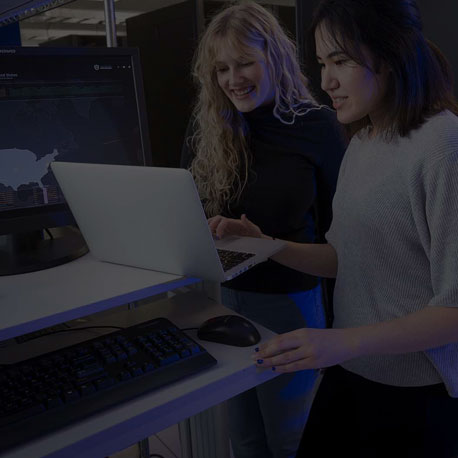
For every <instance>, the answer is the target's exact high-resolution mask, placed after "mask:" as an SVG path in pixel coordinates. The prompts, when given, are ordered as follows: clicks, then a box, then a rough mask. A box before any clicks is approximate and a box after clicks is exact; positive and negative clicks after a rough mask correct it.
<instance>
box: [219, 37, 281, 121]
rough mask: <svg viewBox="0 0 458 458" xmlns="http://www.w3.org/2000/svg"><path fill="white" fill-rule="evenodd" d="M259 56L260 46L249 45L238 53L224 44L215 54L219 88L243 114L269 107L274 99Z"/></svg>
mask: <svg viewBox="0 0 458 458" xmlns="http://www.w3.org/2000/svg"><path fill="white" fill-rule="evenodd" d="M262 56H263V53H262V50H261V47H260V46H259V45H256V44H254V45H252V46H249V47H247V48H246V49H245V50H244V52H243V53H240V52H236V51H235V49H233V48H231V47H230V46H229V45H226V44H224V43H222V44H221V45H220V47H219V50H218V53H217V55H216V62H215V71H216V78H217V82H218V85H219V87H220V88H221V89H222V90H223V92H224V93H225V94H226V96H227V97H228V99H229V100H230V101H231V102H232V103H233V104H234V106H235V108H236V109H237V110H238V111H241V112H243V113H247V112H250V111H252V110H254V109H255V108H257V107H259V106H264V105H268V104H269V103H271V102H272V101H273V99H274V97H275V88H274V85H273V83H272V81H271V79H270V76H269V71H268V68H267V65H266V62H265V59H264V58H263V57H262Z"/></svg>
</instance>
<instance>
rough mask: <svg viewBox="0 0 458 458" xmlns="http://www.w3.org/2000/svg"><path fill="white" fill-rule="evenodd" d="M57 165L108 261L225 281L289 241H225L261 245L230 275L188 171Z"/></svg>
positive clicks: (91, 241)
mask: <svg viewBox="0 0 458 458" xmlns="http://www.w3.org/2000/svg"><path fill="white" fill-rule="evenodd" d="M51 168H52V170H53V172H54V174H55V176H56V179H57V181H58V182H59V185H60V187H61V189H62V191H63V193H64V195H65V198H66V200H67V202H68V204H69V206H70V209H71V211H72V213H73V215H74V217H75V219H76V221H77V223H78V225H79V227H80V230H81V232H82V234H83V236H84V238H85V240H86V242H87V244H88V246H89V249H90V250H91V252H92V253H93V255H94V256H95V257H97V258H98V259H100V260H102V261H108V262H113V263H117V264H124V265H129V266H135V267H140V268H146V269H152V270H157V271H162V272H168V273H173V274H176V275H186V276H195V277H199V278H202V279H206V280H214V281H224V280H228V279H230V278H233V277H234V276H236V275H237V274H239V273H241V272H243V271H244V270H246V269H247V268H248V267H249V266H251V265H254V264H256V263H258V262H262V261H264V260H266V259H267V258H268V257H269V256H271V255H272V254H273V253H275V252H276V251H278V250H279V249H280V248H281V247H282V246H283V245H284V243H283V242H280V241H270V240H264V239H253V238H241V239H240V238H232V237H231V238H230V239H227V240H222V241H220V243H221V244H222V245H223V247H222V248H225V249H231V245H232V244H240V243H245V244H246V241H248V244H249V245H250V242H253V248H252V249H251V248H250V246H249V247H246V246H245V251H248V252H255V251H258V250H259V249H261V253H260V254H259V255H257V256H254V257H253V258H250V259H249V260H248V261H246V262H245V263H244V265H241V266H240V267H238V268H235V269H231V271H228V272H226V273H224V272H223V268H222V266H221V262H220V260H219V257H218V254H217V251H216V248H215V243H214V241H213V238H212V235H211V233H210V229H209V227H208V224H207V219H206V217H205V214H204V211H203V209H202V205H201V203H200V199H199V196H198V193H197V190H196V187H195V184H194V180H193V178H192V175H191V174H190V173H189V171H187V170H184V169H174V168H162V167H140V166H127V165H106V164H82V163H65V162H53V163H52V164H51ZM243 239H245V242H243ZM275 242H277V243H275ZM242 251H243V250H242Z"/></svg>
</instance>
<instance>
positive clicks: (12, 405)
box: [0, 318, 216, 452]
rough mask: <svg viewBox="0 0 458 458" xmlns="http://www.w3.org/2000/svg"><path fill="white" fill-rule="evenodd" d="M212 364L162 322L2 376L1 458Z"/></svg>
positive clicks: (53, 355) (69, 350) (79, 346)
mask: <svg viewBox="0 0 458 458" xmlns="http://www.w3.org/2000/svg"><path fill="white" fill-rule="evenodd" d="M214 364H216V360H215V359H214V358H213V357H212V356H211V355H210V354H209V353H207V351H206V350H205V349H204V348H203V347H201V346H200V345H199V344H197V343H196V342H195V341H194V340H192V339H191V338H189V337H188V336H187V335H186V334H185V333H184V332H182V331H180V330H179V329H177V327H176V326H174V325H173V324H172V323H171V322H170V321H168V320H166V319H165V318H157V319H154V320H151V321H147V322H146V323H141V324H138V325H135V326H131V327H128V328H125V329H123V330H120V331H116V332H113V333H110V334H105V335H104V336H101V337H97V338H95V339H91V340H89V341H85V342H82V343H79V344H76V345H72V346H70V347H66V348H63V349H60V350H57V351H54V352H51V353H47V354H45V355H41V356H38V357H36V358H32V359H28V360H26V361H22V362H20V363H16V364H11V365H7V366H2V367H1V369H0V452H3V451H5V450H7V449H9V448H12V447H15V446H17V445H20V444H21V445H22V444H24V443H26V442H28V441H29V440H32V439H34V438H36V437H39V436H42V435H44V434H47V433H50V432H53V431H56V430H58V429H60V428H62V427H64V426H67V425H69V424H71V423H75V422H78V421H81V420H83V419H85V418H86V417H88V416H90V415H93V414H96V413H98V412H100V411H103V410H104V409H107V408H109V407H112V406H115V405H118V404H119V403H121V402H124V401H127V400H129V399H132V398H134V397H136V396H139V395H141V394H144V393H147V392H149V391H152V390H154V389H157V388H159V387H161V386H164V385H167V384H170V383H172V382H175V381H178V380H181V379H183V378H184V377H186V376H188V375H190V374H194V373H196V372H199V371H201V370H203V369H206V368H208V367H210V366H212V365H214Z"/></svg>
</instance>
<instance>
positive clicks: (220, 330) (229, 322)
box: [197, 315, 261, 347]
mask: <svg viewBox="0 0 458 458" xmlns="http://www.w3.org/2000/svg"><path fill="white" fill-rule="evenodd" d="M197 337H199V339H202V340H208V341H210V342H217V343H222V344H225V345H233V346H236V347H249V346H250V345H255V344H257V343H258V342H259V341H260V340H261V336H260V334H259V332H258V330H257V329H256V328H255V327H254V326H253V325H252V324H251V323H250V322H249V321H248V320H247V319H245V318H243V317H241V316H238V315H221V316H216V317H214V318H210V319H209V320H207V321H205V322H204V323H202V325H201V326H200V328H199V330H198V331H197Z"/></svg>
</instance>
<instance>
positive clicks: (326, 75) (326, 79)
mask: <svg viewBox="0 0 458 458" xmlns="http://www.w3.org/2000/svg"><path fill="white" fill-rule="evenodd" d="M338 85H339V82H338V80H337V78H336V77H335V75H334V74H333V73H332V71H331V70H330V69H329V68H323V69H322V71H321V89H323V91H326V92H328V91H330V90H332V89H336V88H337V87H338Z"/></svg>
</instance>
